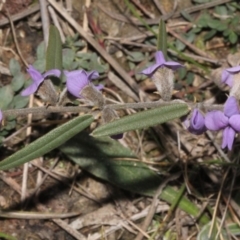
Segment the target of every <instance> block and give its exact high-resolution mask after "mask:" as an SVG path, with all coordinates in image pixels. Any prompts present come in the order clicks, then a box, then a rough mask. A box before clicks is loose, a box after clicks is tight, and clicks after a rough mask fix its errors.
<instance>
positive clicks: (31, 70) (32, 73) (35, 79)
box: [21, 65, 61, 96]
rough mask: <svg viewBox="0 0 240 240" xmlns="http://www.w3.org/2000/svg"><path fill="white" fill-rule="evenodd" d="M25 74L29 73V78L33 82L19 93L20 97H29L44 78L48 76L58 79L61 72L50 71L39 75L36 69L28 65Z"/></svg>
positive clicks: (56, 70)
mask: <svg viewBox="0 0 240 240" xmlns="http://www.w3.org/2000/svg"><path fill="white" fill-rule="evenodd" d="M27 72H28V73H29V75H30V76H31V78H32V80H33V82H32V84H30V85H29V86H28V87H27V88H26V89H24V90H23V91H22V92H21V95H22V96H29V95H31V94H33V93H35V92H36V91H37V90H38V88H39V86H40V84H41V83H42V82H43V81H44V79H45V78H47V77H48V76H56V77H60V75H61V71H60V70H58V69H52V70H49V71H47V72H45V73H43V74H41V73H40V72H39V71H38V70H37V69H35V68H34V67H33V66H32V65H29V67H28V69H27Z"/></svg>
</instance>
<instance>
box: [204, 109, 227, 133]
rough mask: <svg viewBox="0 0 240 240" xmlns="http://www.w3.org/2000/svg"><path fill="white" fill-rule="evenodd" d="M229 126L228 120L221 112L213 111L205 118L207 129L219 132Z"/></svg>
mask: <svg viewBox="0 0 240 240" xmlns="http://www.w3.org/2000/svg"><path fill="white" fill-rule="evenodd" d="M227 125H228V118H227V117H226V116H225V115H224V114H223V112H221V111H211V112H208V113H207V114H206V116H205V126H206V128H207V129H209V130H212V131H217V130H220V129H222V128H225V127H226V126H227Z"/></svg>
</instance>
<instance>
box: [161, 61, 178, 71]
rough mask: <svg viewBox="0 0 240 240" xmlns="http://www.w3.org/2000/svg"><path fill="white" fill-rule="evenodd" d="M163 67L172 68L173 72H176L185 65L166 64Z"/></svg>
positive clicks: (176, 63)
mask: <svg viewBox="0 0 240 240" xmlns="http://www.w3.org/2000/svg"><path fill="white" fill-rule="evenodd" d="M163 65H164V66H166V67H168V68H171V69H172V70H176V69H178V68H180V67H183V65H182V64H180V63H178V62H165V63H164V64H163Z"/></svg>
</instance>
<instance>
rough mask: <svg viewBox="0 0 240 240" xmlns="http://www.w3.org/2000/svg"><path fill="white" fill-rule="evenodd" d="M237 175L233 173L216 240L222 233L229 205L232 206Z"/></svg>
mask: <svg viewBox="0 0 240 240" xmlns="http://www.w3.org/2000/svg"><path fill="white" fill-rule="evenodd" d="M236 175H237V172H236V171H234V172H233V177H232V181H231V185H230V189H229V196H228V198H227V201H226V207H225V210H224V213H223V216H222V219H221V223H220V226H219V229H218V233H217V236H216V239H218V236H219V234H220V233H221V230H222V227H223V224H224V221H225V220H226V215H227V210H228V208H229V205H230V201H231V196H232V191H233V187H234V183H235V180H236Z"/></svg>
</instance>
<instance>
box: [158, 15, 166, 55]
mask: <svg viewBox="0 0 240 240" xmlns="http://www.w3.org/2000/svg"><path fill="white" fill-rule="evenodd" d="M157 50H160V51H162V52H163V55H164V57H165V59H167V31H166V25H165V22H164V21H163V20H162V19H160V22H159V29H158V37H157Z"/></svg>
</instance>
